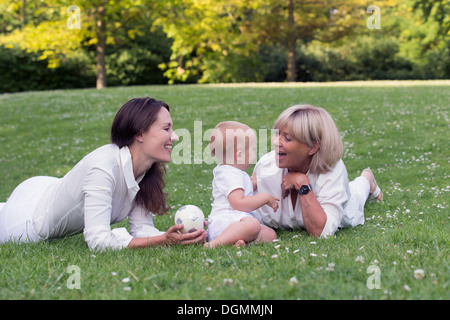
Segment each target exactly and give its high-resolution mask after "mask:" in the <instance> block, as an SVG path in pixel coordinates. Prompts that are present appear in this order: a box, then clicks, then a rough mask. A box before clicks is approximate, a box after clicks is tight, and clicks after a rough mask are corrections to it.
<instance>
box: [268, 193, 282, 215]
mask: <svg viewBox="0 0 450 320" xmlns="http://www.w3.org/2000/svg"><path fill="white" fill-rule="evenodd" d="M269 196H270V197H269V201H268V202H267V205H268V206H269V207H271V208H272V209H273V212H276V211H277V210H278V201H280V199H278V198H277V197H274V196H272V195H269Z"/></svg>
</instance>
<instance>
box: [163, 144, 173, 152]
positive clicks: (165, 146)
mask: <svg viewBox="0 0 450 320" xmlns="http://www.w3.org/2000/svg"><path fill="white" fill-rule="evenodd" d="M172 147H173V145H172V144H166V145H164V148H165V149H167V150H169V151H170V152H172Z"/></svg>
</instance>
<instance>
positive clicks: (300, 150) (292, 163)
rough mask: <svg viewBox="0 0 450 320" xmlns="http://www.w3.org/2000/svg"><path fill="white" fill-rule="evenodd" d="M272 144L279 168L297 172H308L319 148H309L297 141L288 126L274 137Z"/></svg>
mask: <svg viewBox="0 0 450 320" xmlns="http://www.w3.org/2000/svg"><path fill="white" fill-rule="evenodd" d="M272 143H273V145H274V148H275V159H276V161H277V165H278V167H279V168H287V169H289V170H291V171H295V172H302V173H306V172H308V170H309V166H310V163H311V159H312V156H313V155H314V153H316V152H317V150H318V146H317V147H309V146H308V145H306V144H304V143H302V142H300V141H298V140H296V139H295V138H294V137H293V135H292V133H291V131H290V128H289V127H288V126H284V127H282V128H281V129H280V130H279V132H278V133H276V134H274V135H273V137H272Z"/></svg>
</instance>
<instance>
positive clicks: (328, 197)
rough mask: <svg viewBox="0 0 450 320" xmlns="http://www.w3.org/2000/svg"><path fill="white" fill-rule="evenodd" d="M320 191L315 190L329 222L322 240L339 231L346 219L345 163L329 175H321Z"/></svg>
mask: <svg viewBox="0 0 450 320" xmlns="http://www.w3.org/2000/svg"><path fill="white" fill-rule="evenodd" d="M318 182H320V189H319V190H314V187H313V190H314V193H315V195H316V197H317V201H318V202H319V204H320V205H321V206H322V208H323V210H324V211H325V214H326V215H327V221H326V223H325V226H324V228H323V230H322V234H321V235H320V237H321V238H325V237H327V236H332V235H334V233H335V232H336V231H337V230H338V228H339V225H340V224H341V221H342V218H343V217H344V208H345V205H346V204H347V202H348V199H349V195H348V193H347V190H348V177H347V170H346V169H345V166H344V164H343V163H338V165H337V166H336V168H335V169H333V171H332V172H330V173H329V174H322V175H320V177H319V179H318Z"/></svg>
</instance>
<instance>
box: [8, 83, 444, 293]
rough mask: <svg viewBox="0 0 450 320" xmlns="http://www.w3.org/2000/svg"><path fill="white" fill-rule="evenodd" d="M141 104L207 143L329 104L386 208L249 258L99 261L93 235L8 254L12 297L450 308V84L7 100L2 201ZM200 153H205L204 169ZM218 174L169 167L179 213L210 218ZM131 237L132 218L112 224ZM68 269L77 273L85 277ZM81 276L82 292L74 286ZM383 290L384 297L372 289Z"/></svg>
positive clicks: (165, 221)
mask: <svg viewBox="0 0 450 320" xmlns="http://www.w3.org/2000/svg"><path fill="white" fill-rule="evenodd" d="M140 96H150V97H154V98H157V99H160V100H165V101H166V102H167V103H168V104H169V105H170V106H171V115H172V118H173V121H174V127H175V129H182V128H185V129H187V130H189V132H193V131H194V121H202V132H205V131H206V130H207V129H210V128H213V127H214V126H215V124H216V123H218V122H219V121H223V120H237V121H241V122H245V123H247V124H248V125H249V126H250V127H252V128H253V129H255V130H259V129H268V130H270V128H271V126H272V124H273V122H274V121H275V119H276V118H277V116H278V115H279V114H280V113H281V111H282V110H284V109H285V108H287V107H289V106H291V105H294V104H302V103H308V104H313V105H316V106H320V107H323V108H325V109H327V110H328V111H329V112H330V114H331V115H332V116H333V117H334V119H335V121H336V124H337V126H338V128H339V130H340V132H341V134H342V137H343V141H344V148H345V152H344V162H345V164H346V165H347V170H348V173H349V177H350V178H351V179H353V178H355V177H356V176H358V175H359V174H360V173H361V170H362V169H364V168H365V167H369V166H370V167H371V168H372V170H373V171H374V172H375V174H376V178H377V182H378V184H379V185H380V186H381V188H382V190H383V191H384V198H385V201H384V203H381V204H376V203H369V204H367V205H366V219H367V220H366V223H365V225H364V226H359V227H356V228H353V229H344V230H341V231H339V232H337V233H336V235H335V237H332V238H329V239H316V238H313V237H310V236H308V234H307V233H306V232H305V231H281V230H278V231H277V235H278V241H277V242H274V243H267V244H257V245H251V246H248V247H245V248H240V249H236V248H234V247H222V248H218V249H216V250H206V249H204V248H203V247H202V246H185V247H158V248H151V249H145V250H122V251H115V252H114V251H106V252H91V251H90V250H89V249H88V248H87V245H86V244H85V242H84V238H83V236H82V235H77V236H73V237H68V238H64V239H61V240H56V241H51V242H42V243H37V244H2V245H0V299H243V300H244V299H449V298H450V288H449V281H450V276H449V275H450V268H449V242H450V228H449V223H450V220H449V218H450V217H449V203H448V202H449V200H448V199H449V197H448V195H449V191H450V186H449V179H448V174H449V167H450V165H449V159H450V151H449V150H450V148H449V147H450V146H449V138H450V136H449V119H448V112H449V110H450V107H449V106H450V81H434V82H426V81H423V82H395V81H391V82H357V83H330V84H267V85H264V84H255V85H252V84H246V85H183V86H142V87H127V88H125V87H122V88H108V89H105V90H102V91H97V90H94V89H92V90H62V91H45V92H28V93H18V94H3V95H0V202H4V201H6V199H7V197H8V196H9V195H10V193H11V192H12V190H13V189H14V188H15V187H16V186H17V185H18V184H19V183H20V182H21V181H23V180H25V179H26V178H29V177H31V176H36V175H49V176H57V177H61V176H63V175H64V174H65V173H66V172H67V171H68V170H70V168H72V166H73V165H74V164H75V163H76V162H78V161H79V160H80V159H81V158H82V157H83V156H84V155H85V154H87V153H89V152H90V151H92V150H94V149H95V148H97V147H99V146H101V145H103V144H106V143H109V131H110V125H111V122H112V120H113V117H114V115H115V113H116V111H117V110H118V109H119V107H120V106H121V105H122V104H123V103H124V102H126V101H127V100H129V99H131V98H133V97H140ZM192 137H193V135H192ZM268 141H269V143H270V139H269V140H268ZM202 147H206V142H203V145H202ZM196 156H198V154H197V155H196V154H194V149H193V150H192V155H191V158H192V159H193V161H194V159H196ZM213 167H214V165H210V164H204V163H203V164H175V163H171V164H169V165H167V168H168V173H167V179H166V190H167V191H168V192H169V193H170V195H169V203H170V205H171V207H172V210H171V214H173V213H174V212H175V211H176V209H177V208H178V207H179V206H181V205H183V204H196V205H198V206H199V207H201V208H202V209H203V211H204V212H205V214H208V213H209V210H210V203H211V197H212V196H211V191H212V188H211V181H212V169H213ZM250 171H251V170H249V172H250ZM154 221H155V225H156V226H157V227H158V228H159V229H160V230H166V229H167V228H168V227H169V226H171V225H172V224H173V218H172V216H163V217H156V218H155V219H154ZM124 226H125V227H127V222H126V221H123V222H121V223H119V224H117V225H114V226H113V227H124ZM69 266H77V267H78V268H79V269H78V270H79V273H72V272H71V271H70V270H71V269H68V267H69ZM418 269H422V270H423V271H424V273H423V274H424V276H423V277H421V276H420V275H421V273H419V274H418V273H417V272H416V276H415V271H416V270H418ZM373 270H375V271H373ZM75 275H79V278H78V280H79V282H77V283H79V284H80V286H81V288H80V289H71V286H70V284H71V283H72V282H71V281H72V280H73V279H75V280H76V278H74V276H75ZM229 279H231V280H229ZM374 279H378V280H379V286H378V287H377V286H376V287H375V288H372V289H370V288H369V287H370V284H373V283H375V284H376V282H374ZM368 283H369V286H368Z"/></svg>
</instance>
